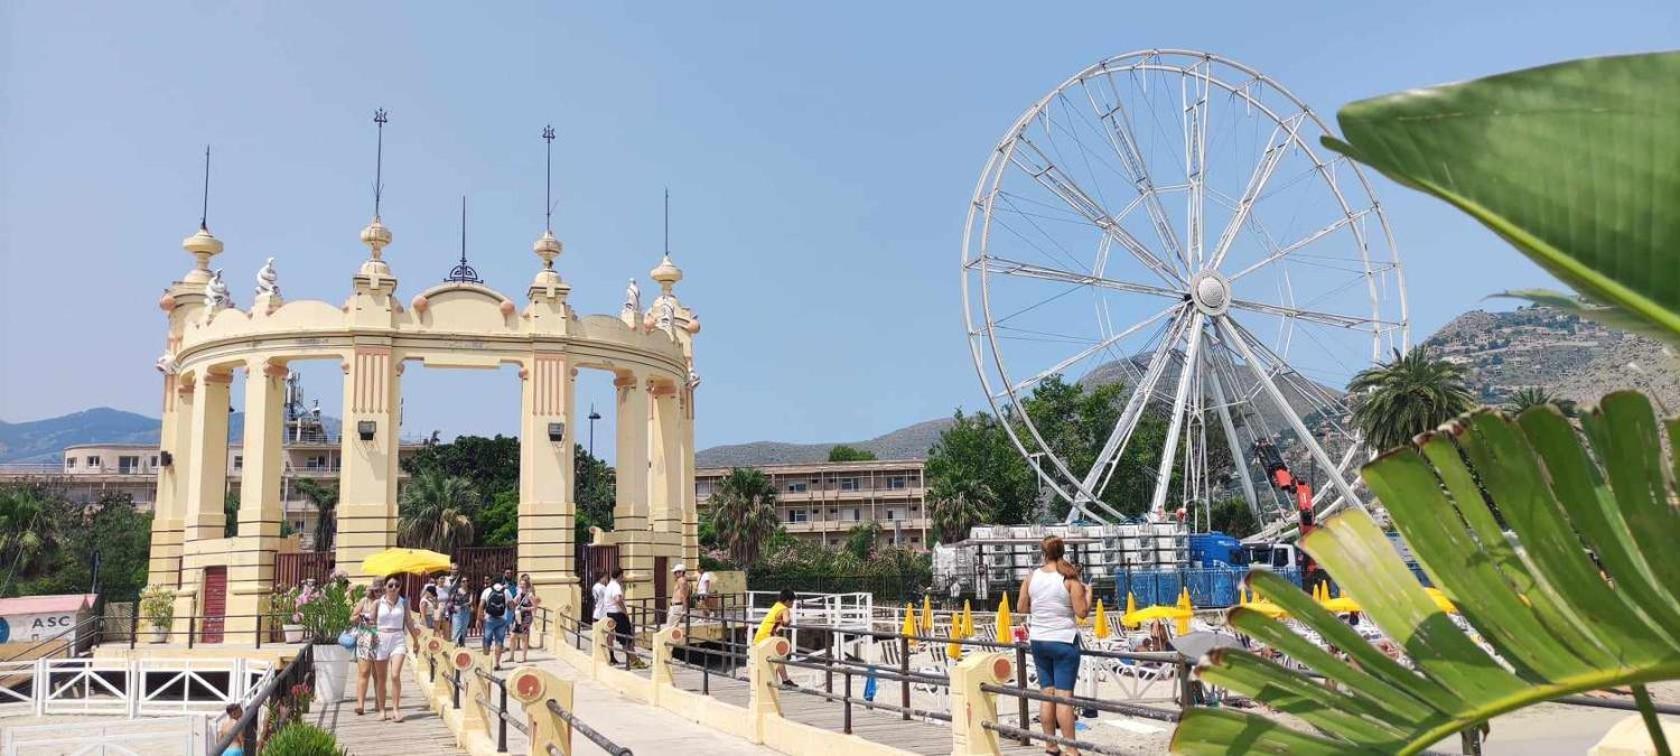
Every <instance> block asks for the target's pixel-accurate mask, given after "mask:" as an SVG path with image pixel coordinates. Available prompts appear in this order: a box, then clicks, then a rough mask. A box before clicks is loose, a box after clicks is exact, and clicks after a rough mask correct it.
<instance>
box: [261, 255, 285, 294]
mask: <svg viewBox="0 0 1680 756" xmlns="http://www.w3.org/2000/svg"><path fill="white" fill-rule="evenodd" d="M263 294H270V295H273V296H276V297H278V296H280V274H279V273H277V272H275V270H274V258H272V257H270V258H268V261H267V262H264V263H263V266H262V269H261V270H258V271H257V295H258V296H262V295H263Z"/></svg>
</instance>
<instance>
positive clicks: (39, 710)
mask: <svg viewBox="0 0 1680 756" xmlns="http://www.w3.org/2000/svg"><path fill="white" fill-rule="evenodd" d="M47 664H48V661H47V659H45V658H41V659H36V660H35V673H34V674H35V683H34V685H31V686H30V687H31V688H33V689H34V698H35V716H37V717H39V716H45V715H46V713H47V695H48V693H49V692H50V691H51V688H52V677H51V676H49V675H48V674H47Z"/></svg>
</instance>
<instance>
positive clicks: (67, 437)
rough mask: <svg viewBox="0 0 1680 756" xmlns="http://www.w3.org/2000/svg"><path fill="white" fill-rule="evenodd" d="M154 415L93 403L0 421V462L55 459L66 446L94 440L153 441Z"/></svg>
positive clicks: (155, 439)
mask: <svg viewBox="0 0 1680 756" xmlns="http://www.w3.org/2000/svg"><path fill="white" fill-rule="evenodd" d="M157 440H158V421H157V418H152V417H146V416H145V415H137V414H135V413H133V412H124V411H122V410H118V409H111V408H110V407H95V408H93V409H90V410H82V411H81V412H73V413H71V414H68V415H62V416H60V417H50V418H47V419H45V420H31V421H29V422H24V423H8V422H4V421H0V462H45V463H53V464H56V463H58V462H59V461H60V460H61V459H63V454H62V453H63V451H64V447H66V446H73V445H75V444H88V443H94V442H102V443H119V444H147V443H150V444H155V443H157Z"/></svg>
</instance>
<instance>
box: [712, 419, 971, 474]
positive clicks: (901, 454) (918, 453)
mask: <svg viewBox="0 0 1680 756" xmlns="http://www.w3.org/2000/svg"><path fill="white" fill-rule="evenodd" d="M950 425H951V419H950V418H940V419H938V420H925V421H922V422H919V423H916V424H915V425H911V426H907V427H904V428H899V429H898V430H895V431H893V432H891V433H887V434H885V435H881V436H876V437H875V438H872V439H869V440H867V441H847V442H843V443H845V444H846V445H847V446H853V447H856V448H859V449H863V450H864V451H869V452H874V454H875V457H876V458H877V459H924V458H926V457H927V451H928V448H929V447H932V446H933V442H935V441H938V440H939V434H940V432H941V431H943V430H945V428H947V427H949V426H950ZM838 445H839V443H831V444H790V443H785V442H781V441H754V442H752V443H746V444H729V445H725V446H714V447H711V448H710V449H701V450H700V451H698V452H695V454H694V464H695V466H696V467H735V466H742V465H777V464H799V463H808V462H823V461H826V460H827V459H828V450H829V449H832V448H834V447H835V446H838Z"/></svg>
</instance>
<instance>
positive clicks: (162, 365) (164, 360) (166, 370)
mask: <svg viewBox="0 0 1680 756" xmlns="http://www.w3.org/2000/svg"><path fill="white" fill-rule="evenodd" d="M157 369H158V372H160V373H163V374H164V375H174V374H175V371H176V364H175V355H173V354H170V353H168V352H164V353H163V354H162V355H159V356H158V358H157Z"/></svg>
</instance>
